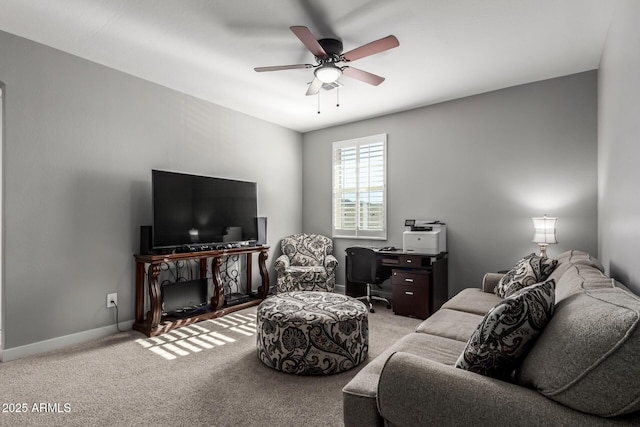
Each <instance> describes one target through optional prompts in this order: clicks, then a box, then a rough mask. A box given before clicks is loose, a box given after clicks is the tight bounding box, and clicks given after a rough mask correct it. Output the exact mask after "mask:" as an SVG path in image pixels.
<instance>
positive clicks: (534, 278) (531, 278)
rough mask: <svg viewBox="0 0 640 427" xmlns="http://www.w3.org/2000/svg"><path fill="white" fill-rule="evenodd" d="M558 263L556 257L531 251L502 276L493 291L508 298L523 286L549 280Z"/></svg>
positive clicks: (501, 296)
mask: <svg viewBox="0 0 640 427" xmlns="http://www.w3.org/2000/svg"><path fill="white" fill-rule="evenodd" d="M557 265H558V261H557V260H555V259H551V258H541V257H539V256H538V255H536V254H534V253H531V254H529V255H527V256H526V257H524V258H522V259H521V260H520V261H518V262H517V263H516V265H515V266H514V267H513V268H512V269H511V270H509V271H508V272H507V274H505V275H504V276H502V278H501V279H500V282H498V284H497V285H496V287H495V288H494V289H493V292H494V293H495V294H496V295H497V296H499V297H500V298H506V297H508V296H509V295H512V294H513V293H514V292H516V291H519V290H520V289H522V288H526V287H527V286H530V285H533V284H534V283H540V282H542V281H545V280H547V277H549V275H550V274H551V273H553V270H555V268H556V266H557Z"/></svg>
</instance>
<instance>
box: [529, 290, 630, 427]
mask: <svg viewBox="0 0 640 427" xmlns="http://www.w3.org/2000/svg"><path fill="white" fill-rule="evenodd" d="M639 325H640V299H639V298H638V297H636V296H635V295H632V294H630V293H627V292H625V291H624V290H622V289H619V288H613V289H597V290H590V291H584V292H582V293H578V294H574V295H572V296H570V297H568V298H566V299H564V300H563V301H560V302H558V303H557V305H556V312H555V314H554V316H553V319H551V322H550V323H549V324H548V325H547V328H546V329H545V331H544V332H543V333H542V335H541V336H540V338H539V339H538V341H537V343H536V345H535V346H534V347H533V348H532V349H531V351H530V352H529V354H528V356H527V357H526V358H525V360H524V361H523V363H522V366H521V369H520V371H519V373H518V376H517V381H518V383H520V384H522V385H525V386H528V387H533V388H535V389H537V390H538V391H539V392H540V393H542V394H544V395H545V396H546V397H548V398H549V399H552V400H555V401H556V402H559V403H561V404H563V405H566V406H568V407H570V408H573V409H576V410H578V411H582V412H586V413H589V414H595V415H599V416H603V417H612V416H617V415H621V414H627V413H630V412H634V411H637V410H640V387H638V379H639V378H640V363H638V355H639V354H640V331H639V330H638V328H639ZM569 337H570V339H569Z"/></svg>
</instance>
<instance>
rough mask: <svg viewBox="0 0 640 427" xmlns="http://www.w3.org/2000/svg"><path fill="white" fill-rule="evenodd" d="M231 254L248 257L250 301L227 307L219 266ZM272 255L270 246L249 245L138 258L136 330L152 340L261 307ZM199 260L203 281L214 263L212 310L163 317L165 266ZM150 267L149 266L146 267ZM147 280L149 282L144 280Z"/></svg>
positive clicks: (134, 327)
mask: <svg viewBox="0 0 640 427" xmlns="http://www.w3.org/2000/svg"><path fill="white" fill-rule="evenodd" d="M254 254H258V268H259V270H260V276H261V278H262V282H261V285H260V286H259V287H258V292H257V294H254V293H252V292H251V282H252V279H251V269H252V268H251V264H252V257H253V255H254ZM231 255H245V256H246V262H247V294H248V295H249V296H250V300H249V301H248V302H245V303H242V304H238V305H234V306H230V307H224V284H223V282H222V279H221V277H220V265H221V263H222V258H224V257H226V256H231ZM268 256H269V246H248V247H240V248H233V249H221V250H212V251H202V252H190V253H178V254H167V255H135V260H136V307H135V309H136V311H135V315H136V319H135V322H134V323H133V329H135V330H137V331H140V332H142V333H144V334H146V335H148V336H150V337H153V336H156V335H160V334H163V333H165V332H168V331H170V330H171V329H174V328H178V327H180V326H185V325H188V324H191V323H195V322H199V321H201V320H205V319H212V318H216V317H221V316H224V315H225V314H228V313H231V312H234V311H237V310H241V309H243V308H247V307H251V306H254V305H258V304H260V302H262V300H263V299H265V298H266V297H267V294H268V293H269V273H268V272H267V267H266V266H265V261H266V259H267V257H268ZM184 260H197V261H199V264H200V278H204V277H206V272H207V262H210V263H211V264H210V265H211V272H212V276H213V277H212V280H213V285H214V286H213V296H212V297H211V302H210V305H209V307H207V309H206V310H204V311H202V312H198V313H197V314H195V315H193V316H190V317H182V318H167V317H163V316H162V301H161V292H160V284H159V283H158V276H159V275H160V267H161V265H162V264H166V263H171V262H177V261H184ZM147 266H148V267H147ZM145 278H146V280H145ZM145 282H146V284H147V290H148V293H149V305H150V308H149V311H148V312H147V314H146V316H145V314H144V308H145V307H144V306H145V292H144V288H145Z"/></svg>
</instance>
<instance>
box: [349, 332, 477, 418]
mask: <svg viewBox="0 0 640 427" xmlns="http://www.w3.org/2000/svg"><path fill="white" fill-rule="evenodd" d="M463 349H464V343H463V342H460V341H456V340H452V339H449V338H444V337H439V336H436V335H430V334H417V333H411V334H408V335H405V336H404V337H402V338H401V339H399V340H398V341H397V342H395V343H394V344H393V345H392V346H391V347H389V348H388V349H386V350H385V351H383V352H382V353H380V355H378V356H377V357H376V358H375V359H373V360H372V361H371V362H369V364H367V365H366V366H365V367H364V368H362V370H361V371H360V372H358V374H357V375H356V376H355V377H353V379H352V380H351V381H349V383H348V384H347V385H346V386H344V388H343V389H342V396H343V410H344V423H345V425H362V426H375V425H382V418H381V417H380V414H379V413H378V405H377V400H376V398H377V394H378V381H379V379H380V373H381V372H382V368H384V364H385V363H386V361H387V359H388V358H389V357H390V356H391V355H392V354H393V353H395V352H405V353H411V354H414V355H417V356H420V357H425V358H428V359H431V360H433V361H434V362H438V363H443V364H446V365H453V364H454V363H455V361H456V358H457V357H458V355H459V354H460V353H461V352H462V350H463Z"/></svg>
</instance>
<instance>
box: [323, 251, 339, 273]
mask: <svg viewBox="0 0 640 427" xmlns="http://www.w3.org/2000/svg"><path fill="white" fill-rule="evenodd" d="M324 268H326V269H327V274H329V275H331V273H333V272H334V271H335V269H336V268H338V259H337V258H336V257H334V256H333V255H327V256H325V257H324Z"/></svg>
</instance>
